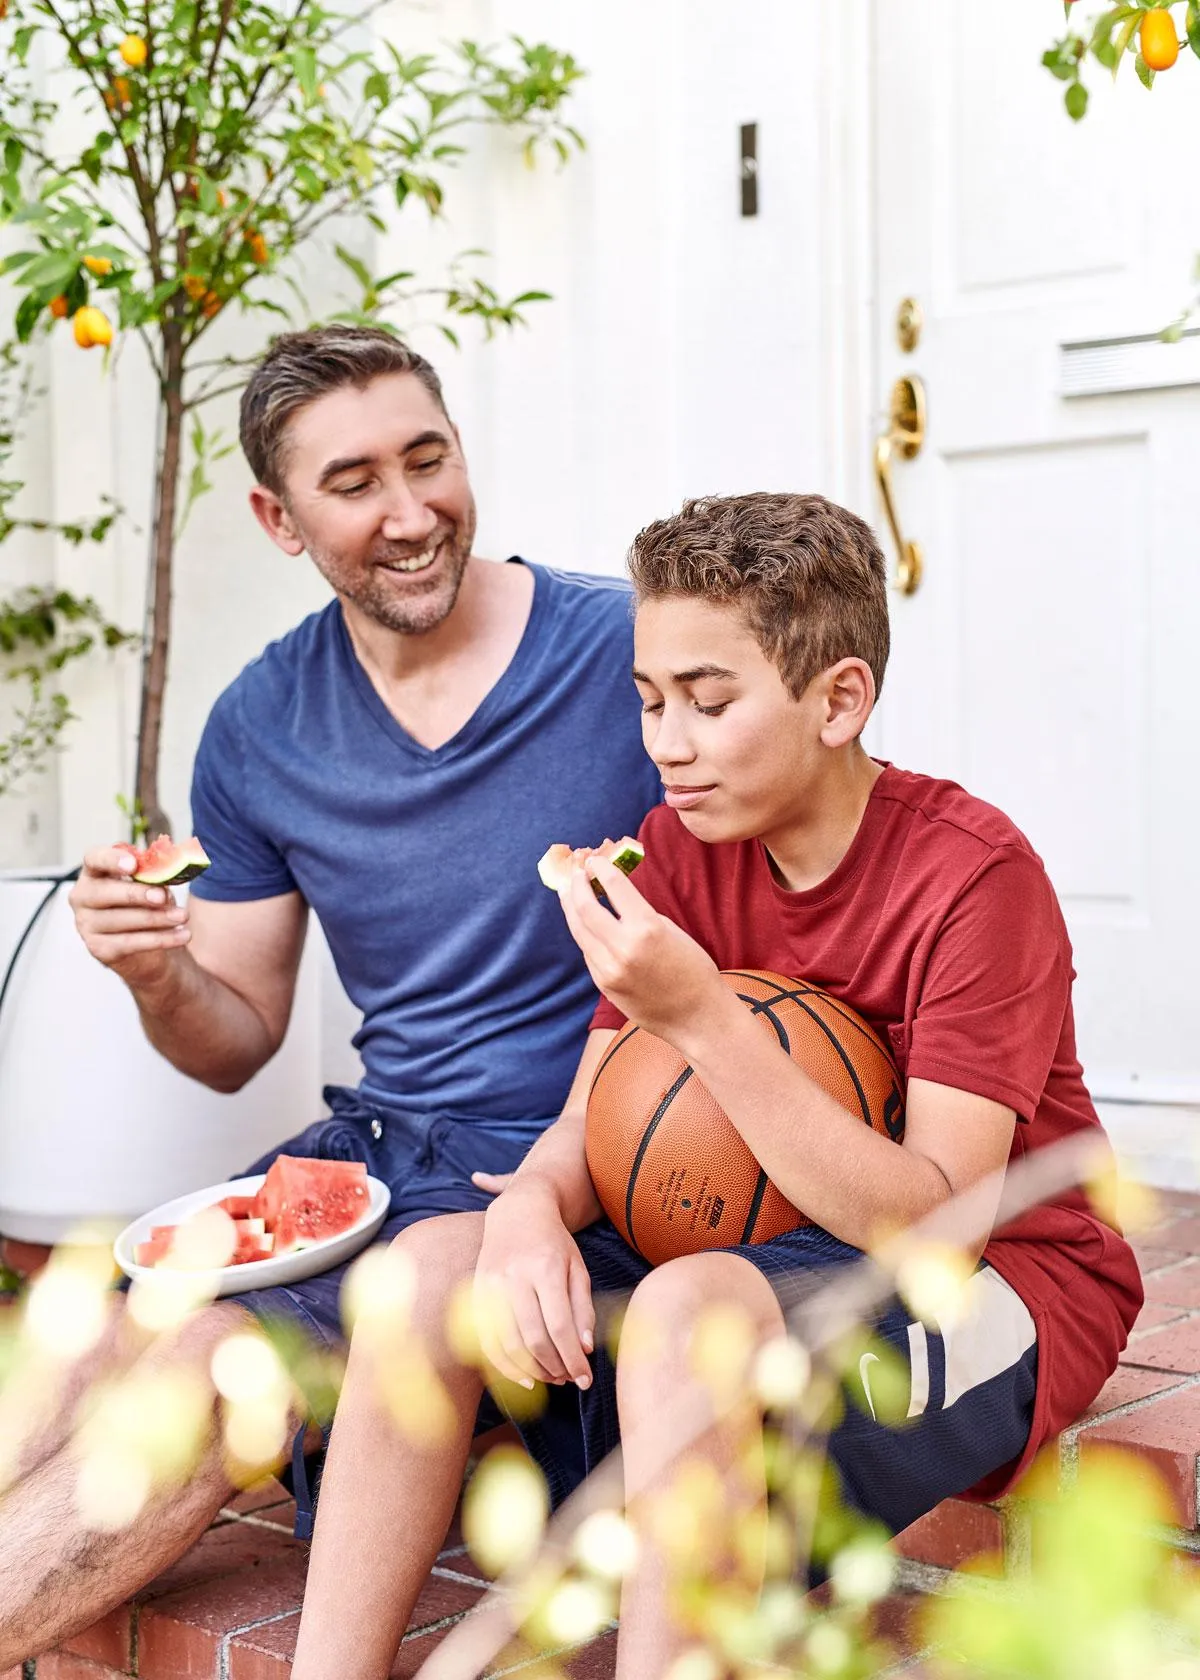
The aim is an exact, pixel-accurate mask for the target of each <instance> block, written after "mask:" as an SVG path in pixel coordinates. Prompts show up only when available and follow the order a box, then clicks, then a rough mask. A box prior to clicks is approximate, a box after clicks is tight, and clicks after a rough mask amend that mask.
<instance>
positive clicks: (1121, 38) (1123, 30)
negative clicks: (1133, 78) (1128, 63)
mask: <svg viewBox="0 0 1200 1680" xmlns="http://www.w3.org/2000/svg"><path fill="white" fill-rule="evenodd" d="M1141 15H1142V13H1141V8H1140V7H1137V8H1135V9H1134V12H1133V16H1132V17H1127V18H1126V19H1125V22H1124V23H1123V24H1122V25H1121V27H1120V29H1119V30H1118V31H1117V38H1116V40H1115V41H1114V42H1113V67H1112V73H1113V79H1114V81H1115V80H1116V75H1117V71H1118V70H1119V69H1120V67H1121V60H1122V58H1124V56H1125V53H1126V51H1127V50H1128V47H1129V43H1130V41H1132V40H1133V37H1134V33H1135V31H1136V30H1137V26H1138V20H1139V18H1140V17H1141Z"/></svg>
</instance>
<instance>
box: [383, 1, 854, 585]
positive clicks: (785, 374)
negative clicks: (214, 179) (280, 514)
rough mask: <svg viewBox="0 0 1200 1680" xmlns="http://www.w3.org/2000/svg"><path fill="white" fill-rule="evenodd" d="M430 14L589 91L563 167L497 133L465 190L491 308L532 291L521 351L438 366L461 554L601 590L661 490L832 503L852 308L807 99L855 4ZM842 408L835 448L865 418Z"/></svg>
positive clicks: (828, 179)
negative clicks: (748, 159)
mask: <svg viewBox="0 0 1200 1680" xmlns="http://www.w3.org/2000/svg"><path fill="white" fill-rule="evenodd" d="M443 10H444V12H446V13H447V14H449V13H450V11H451V8H450V7H446V8H443ZM453 10H454V12H456V13H458V15H459V16H461V15H462V14H463V13H464V12H467V11H469V12H470V14H471V15H472V16H473V17H474V19H475V20H476V23H477V26H481V27H483V29H484V38H485V39H493V40H494V39H498V38H500V37H501V36H502V35H503V34H504V33H505V32H506V31H508V30H510V29H512V30H516V31H518V32H520V33H521V34H523V35H525V36H527V37H530V36H531V37H533V38H545V39H548V40H550V41H552V42H553V43H554V44H555V45H557V46H560V47H562V48H566V49H569V50H571V51H572V52H574V53H575V54H576V56H577V57H578V58H579V59H580V61H581V62H582V63H583V64H584V65H586V67H587V69H588V72H589V74H588V79H587V81H586V82H585V83H584V84H583V85H582V90H581V92H580V94H579V96H578V98H577V100H576V102H575V103H576V110H575V113H574V120H575V121H576V122H577V125H578V126H579V127H580V128H582V130H583V132H584V134H585V135H586V137H587V142H588V149H587V151H586V153H585V154H584V155H583V156H582V157H577V158H575V159H573V160H572V162H571V163H570V165H569V166H568V167H567V168H566V169H564V170H559V169H558V168H557V166H556V165H555V164H554V163H553V161H552V160H550V159H549V158H547V159H546V160H545V161H544V162H543V164H542V165H541V166H540V167H538V168H537V169H536V170H534V171H530V170H529V169H527V168H526V167H525V165H524V163H523V161H522V159H521V156H520V153H519V150H518V148H517V146H516V145H515V144H514V142H513V141H512V140H511V138H509V137H507V136H504V135H497V136H495V137H493V139H492V140H491V142H490V145H489V147H488V162H487V166H486V169H485V170H482V171H481V170H479V169H477V170H476V171H474V173H473V179H472V182H471V189H470V198H471V199H473V201H474V202H473V205H472V208H475V207H477V214H476V218H475V221H474V223H473V227H478V226H480V225H485V226H486V231H485V233H484V235H483V239H484V242H485V243H486V244H487V245H488V246H489V248H490V250H491V251H492V252H493V254H494V262H493V265H492V271H491V272H492V277H493V278H494V281H495V284H496V285H497V286H498V288H499V289H500V291H501V292H502V293H515V292H518V291H520V290H523V289H524V288H525V287H528V286H531V285H536V286H539V287H544V289H546V290H549V291H552V292H553V294H554V302H553V303H551V304H543V305H534V306H532V307H531V308H530V310H529V321H530V327H529V329H528V330H526V331H520V332H517V333H515V334H514V335H512V336H511V337H508V338H505V339H503V340H502V341H501V342H499V343H498V344H494V345H490V346H485V347H478V346H475V345H472V346H471V347H469V348H468V349H467V350H466V351H465V352H464V353H463V355H462V357H461V358H460V359H457V360H455V359H451V361H450V362H449V363H448V364H447V384H448V387H449V389H450V392H451V398H452V401H454V402H455V403H456V404H457V407H458V412H459V414H460V418H461V421H462V424H463V429H464V433H465V436H466V442H467V446H468V451H469V453H470V456H471V460H472V469H473V473H474V477H475V480H476V484H477V489H478V492H479V501H480V508H481V535H480V542H481V546H482V547H483V548H484V549H485V551H488V552H493V553H501V552H511V551H512V550H513V549H514V548H519V549H521V550H522V551H523V552H525V553H527V554H528V555H530V556H531V557H533V558H538V559H544V560H548V561H554V562H557V563H560V564H564V565H570V566H578V567H582V568H585V569H592V570H602V571H615V570H619V569H620V566H621V563H622V559H623V556H624V552H625V549H626V548H627V546H628V543H629V540H630V538H631V537H632V536H633V534H634V533H635V531H636V530H637V529H638V528H639V526H640V525H642V524H643V523H645V522H646V521H647V520H649V519H651V518H655V517H657V516H659V515H661V514H663V513H665V512H668V511H670V510H671V509H673V508H674V507H675V506H676V505H677V504H678V502H679V501H680V499H681V498H682V497H683V496H685V495H689V494H700V493H706V492H707V493H715V492H730V491H735V490H742V489H762V488H785V487H786V488H816V487H821V488H824V489H827V490H833V491H834V492H835V493H841V494H850V493H851V487H850V481H849V480H848V478H847V471H846V462H847V454H848V451H847V445H846V429H845V428H846V425H847V416H846V411H845V407H844V404H845V399H846V396H847V393H848V391H849V390H851V389H853V390H855V391H857V389H858V382H859V372H858V369H857V367H856V366H855V365H853V364H852V363H850V364H848V363H847V360H846V343H847V334H846V328H847V324H848V323H847V314H848V311H849V310H850V309H852V308H853V307H854V306H855V303H856V293H855V292H854V290H853V288H847V287H846V286H844V285H843V284H842V283H841V281H842V278H843V275H842V270H843V267H844V265H845V263H846V261H847V250H848V249H849V250H850V252H851V255H850V259H849V260H850V261H851V262H853V261H854V260H855V258H854V254H853V242H854V241H855V240H856V239H858V238H859V237H860V233H859V228H858V223H857V221H856V217H857V215H858V210H857V207H856V206H855V204H854V202H853V195H852V193H851V192H850V190H849V189H848V187H847V184H846V183H847V181H848V180H849V178H850V177H849V175H848V173H847V168H846V162H847V160H846V158H845V157H844V155H843V154H844V147H845V136H844V134H843V133H842V130H841V126H840V119H839V120H835V119H834V117H833V116H832V112H833V109H834V103H833V102H832V101H831V99H830V86H831V83H832V84H833V85H834V86H835V87H836V84H837V78H838V74H839V71H838V64H837V52H836V51H835V47H836V46H837V45H839V44H840V43H839V42H835V41H834V40H833V39H832V36H833V35H835V34H836V35H838V36H840V34H841V32H842V31H844V30H845V29H846V28H847V26H848V19H849V18H850V15H851V13H853V12H857V10H858V8H856V7H855V8H848V9H847V11H846V12H845V13H844V14H843V15H842V16H841V17H839V18H837V19H830V18H828V17H827V11H828V8H825V7H821V6H818V5H816V4H812V3H809V0H801V3H799V4H796V5H789V6H782V5H780V4H778V3H777V0H750V3H749V4H748V5H744V6H740V7H736V8H735V7H731V6H728V5H725V4H721V3H720V0H701V3H697V0H692V3H691V4H688V5H686V6H685V5H684V4H683V0H659V3H658V4H656V5H655V6H653V7H648V6H645V5H642V4H639V3H637V0H613V3H611V4H609V5H606V6H604V7H601V8H597V7H585V6H583V5H570V6H563V5H561V4H552V3H550V0H491V3H490V4H489V5H486V6H484V5H483V4H476V5H474V6H471V7H469V8H467V7H455V8H453ZM744 122H757V124H758V125H759V160H760V163H759V167H760V213H759V215H758V216H757V217H756V218H754V219H743V218H742V217H741V216H740V213H739V204H740V190H739V173H738V135H739V128H740V125H741V124H742V123H744ZM465 202H466V200H465V199H464V198H460V199H459V204H460V206H462V205H463V204H464V203H465ZM471 231H473V228H472V229H470V230H469V229H467V228H466V227H465V226H463V227H462V233H463V235H464V238H463V239H462V241H461V243H464V244H465V243H467V238H466V237H465V236H466V235H467V234H468V232H471ZM410 250H411V247H409V246H408V245H402V244H401V242H399V241H398V242H397V253H398V254H399V255H408V254H410ZM864 347H865V346H864ZM442 359H443V360H444V359H445V358H444V357H443V358H442ZM850 408H851V414H850V419H849V424H850V425H851V426H852V427H854V428H855V429H856V433H857V431H858V430H861V429H863V428H865V427H866V425H867V421H868V416H867V415H866V413H865V409H864V408H863V407H862V406H861V405H859V404H858V403H857V401H855V402H853V403H852V404H851V405H850ZM849 453H853V451H852V450H851V451H850V452H849Z"/></svg>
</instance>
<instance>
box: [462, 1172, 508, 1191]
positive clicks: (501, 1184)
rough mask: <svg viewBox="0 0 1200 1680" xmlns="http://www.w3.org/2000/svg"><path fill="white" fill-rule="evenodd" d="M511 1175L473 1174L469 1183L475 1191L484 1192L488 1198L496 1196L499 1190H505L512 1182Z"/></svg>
mask: <svg viewBox="0 0 1200 1680" xmlns="http://www.w3.org/2000/svg"><path fill="white" fill-rule="evenodd" d="M512 1176H513V1175H512V1173H486V1172H473V1173H472V1174H471V1183H472V1184H473V1185H474V1186H475V1188H476V1189H477V1190H486V1191H487V1193H488V1194H489V1196H498V1195H499V1194H500V1192H501V1190H507V1189H508V1186H509V1184H510V1182H511V1180H512Z"/></svg>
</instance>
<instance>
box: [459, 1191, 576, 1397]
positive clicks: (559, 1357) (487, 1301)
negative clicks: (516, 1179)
mask: <svg viewBox="0 0 1200 1680" xmlns="http://www.w3.org/2000/svg"><path fill="white" fill-rule="evenodd" d="M474 1302H475V1322H476V1327H477V1331H478V1335H479V1342H480V1347H481V1349H482V1351H483V1354H484V1357H485V1358H486V1359H487V1360H488V1361H489V1363H490V1364H492V1365H494V1366H495V1368H496V1370H497V1371H499V1373H500V1375H501V1376H503V1377H507V1378H509V1380H510V1381H512V1382H518V1383H520V1384H521V1386H522V1387H523V1388H532V1387H533V1384H534V1382H547V1383H559V1384H561V1383H566V1382H573V1383H576V1384H577V1385H578V1386H579V1387H580V1388H588V1387H590V1386H591V1381H592V1371H591V1366H590V1365H589V1364H588V1354H589V1353H591V1351H592V1348H593V1347H594V1345H595V1333H596V1315H595V1311H594V1309H593V1307H592V1286H591V1280H590V1279H589V1277H588V1273H587V1267H586V1266H585V1265H584V1263H583V1256H582V1255H581V1254H580V1252H579V1249H578V1247H577V1246H576V1243H575V1240H574V1238H573V1237H572V1236H571V1234H570V1232H569V1231H568V1230H567V1228H566V1226H565V1225H564V1224H563V1222H562V1217H561V1215H560V1213H559V1211H558V1206H557V1203H556V1202H555V1199H554V1196H553V1194H552V1193H551V1192H549V1191H548V1190H546V1189H545V1188H543V1187H542V1186H541V1185H538V1184H525V1185H521V1184H520V1183H518V1184H517V1185H516V1186H514V1187H513V1188H512V1189H511V1190H507V1191H505V1193H504V1194H503V1195H502V1196H498V1197H497V1198H496V1200H495V1201H494V1202H493V1203H492V1205H491V1207H489V1208H488V1210H487V1213H486V1214H485V1215H484V1226H483V1245H482V1247H481V1248H480V1250H479V1259H478V1261H477V1263H476V1266H475V1282H474Z"/></svg>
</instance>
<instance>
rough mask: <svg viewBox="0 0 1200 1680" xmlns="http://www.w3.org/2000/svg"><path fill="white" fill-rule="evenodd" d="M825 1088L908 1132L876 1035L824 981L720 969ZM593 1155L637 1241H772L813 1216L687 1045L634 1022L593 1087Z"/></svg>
mask: <svg viewBox="0 0 1200 1680" xmlns="http://www.w3.org/2000/svg"><path fill="white" fill-rule="evenodd" d="M721 978H722V980H724V982H725V984H726V985H727V986H730V987H732V988H733V990H734V991H735V992H736V993H737V995H738V997H739V998H740V999H741V1000H742V1002H743V1003H744V1004H745V1005H746V1007H747V1009H749V1010H750V1011H751V1013H752V1014H753V1015H754V1018H755V1019H756V1020H757V1021H758V1022H759V1023H760V1024H761V1026H762V1029H763V1031H764V1032H768V1033H773V1034H774V1035H775V1038H776V1040H777V1041H778V1043H779V1044H780V1045H782V1047H783V1048H784V1049H785V1050H786V1051H787V1053H788V1055H789V1056H790V1057H791V1058H792V1060H793V1061H794V1062H796V1063H797V1064H798V1066H800V1067H802V1068H803V1069H804V1071H805V1072H806V1073H807V1074H808V1076H809V1077H810V1078H811V1079H813V1080H815V1081H816V1083H817V1084H818V1085H819V1086H820V1087H821V1088H822V1090H824V1091H826V1092H828V1094H829V1095H830V1096H831V1097H832V1098H833V1099H834V1101H835V1102H839V1103H840V1104H841V1105H842V1107H843V1108H845V1109H848V1110H849V1111H850V1113H851V1114H854V1115H856V1116H857V1117H859V1118H860V1119H861V1120H862V1121H863V1123H864V1124H865V1125H868V1126H871V1127H873V1128H874V1130H875V1131H877V1132H881V1133H882V1134H883V1135H884V1136H885V1137H890V1138H892V1139H894V1140H895V1141H896V1142H899V1140H900V1139H901V1138H902V1137H903V1136H904V1091H903V1087H902V1086H901V1083H900V1077H899V1075H898V1073H897V1072H896V1068H895V1065H894V1064H893V1062H892V1059H891V1057H890V1056H889V1055H888V1052H887V1050H886V1049H885V1047H884V1045H883V1043H882V1041H881V1040H880V1038H879V1037H878V1035H877V1034H876V1033H875V1032H874V1031H873V1030H872V1029H871V1028H870V1027H869V1026H868V1025H867V1023H866V1022H865V1021H864V1020H863V1019H862V1017H861V1016H860V1015H857V1014H855V1012H854V1010H853V1009H851V1008H849V1007H848V1005H846V1004H844V1003H841V1002H839V1001H838V999H837V998H835V997H832V996H831V995H830V994H829V993H828V992H826V991H823V990H822V989H821V988H820V987H819V986H810V985H809V984H808V983H807V982H806V981H803V980H788V979H785V978H784V976H783V975H781V974H769V973H765V972H763V971H761V970H757V969H745V970H741V969H738V970H731V971H728V972H723V973H722V975H721ZM586 1138H587V1162H588V1170H589V1171H590V1173H591V1175H592V1182H593V1184H594V1185H595V1187H596V1194H597V1196H598V1197H599V1198H600V1202H601V1205H602V1206H603V1208H604V1211H605V1212H606V1213H607V1214H608V1217H609V1218H610V1219H611V1220H612V1222H613V1224H614V1225H615V1226H616V1228H617V1230H618V1231H619V1232H620V1233H621V1235H622V1236H623V1237H624V1238H625V1241H626V1242H627V1243H628V1244H629V1245H630V1247H631V1248H635V1249H636V1250H637V1252H638V1253H639V1254H641V1255H642V1256H643V1257H644V1258H645V1259H647V1260H649V1261H650V1262H651V1264H652V1265H656V1266H657V1265H661V1264H662V1262H663V1261H664V1260H674V1259H676V1258H677V1257H678V1256H679V1255H681V1254H696V1253H698V1252H700V1251H701V1250H703V1249H709V1248H733V1247H735V1246H736V1245H737V1244H739V1243H760V1242H767V1241H768V1240H769V1239H770V1238H771V1237H778V1236H781V1235H782V1234H783V1232H784V1231H793V1230H795V1228H796V1227H797V1226H798V1225H808V1224H810V1223H811V1221H810V1220H809V1219H808V1218H807V1217H806V1216H805V1215H804V1214H803V1213H801V1211H800V1209H799V1208H796V1207H793V1206H792V1204H791V1202H789V1201H788V1200H787V1199H786V1197H784V1196H783V1195H781V1194H780V1192H779V1191H778V1190H777V1189H776V1188H775V1186H774V1185H773V1184H772V1183H771V1181H770V1179H769V1178H768V1177H767V1175H766V1173H765V1172H763V1170H762V1168H761V1167H760V1166H759V1164H758V1162H757V1161H756V1160H755V1159H754V1156H753V1155H752V1154H751V1153H750V1151H749V1149H748V1148H747V1147H746V1145H745V1143H743V1141H742V1139H741V1137H740V1136H739V1134H738V1132H737V1131H736V1130H735V1128H734V1126H733V1124H732V1122H731V1121H730V1120H729V1118H728V1117H727V1115H726V1114H725V1111H724V1109H722V1108H719V1107H718V1106H717V1104H716V1103H715V1102H714V1101H713V1099H712V1097H711V1096H710V1095H709V1093H708V1091H707V1090H706V1089H705V1087H704V1086H703V1085H702V1084H701V1082H700V1080H699V1079H697V1078H696V1075H695V1073H694V1072H693V1070H692V1068H691V1067H690V1066H689V1065H688V1064H687V1062H685V1061H684V1060H683V1057H682V1056H680V1054H679V1052H678V1051H677V1050H673V1049H672V1048H671V1046H670V1045H669V1044H667V1043H665V1042H664V1040H662V1039H661V1038H656V1037H655V1036H654V1035H653V1033H648V1032H643V1031H642V1029H641V1028H640V1027H637V1026H635V1025H634V1024H633V1023H632V1022H630V1023H629V1024H627V1025H626V1026H625V1027H623V1028H622V1030H621V1031H620V1033H618V1035H617V1037H616V1038H615V1039H614V1040H613V1042H612V1043H611V1044H610V1045H609V1047H608V1051H607V1053H606V1054H605V1057H604V1060H603V1061H602V1062H601V1064H600V1066H599V1068H597V1070H596V1077H595V1079H594V1080H593V1081H592V1088H591V1091H590V1092H589V1093H588V1107H587V1131H586Z"/></svg>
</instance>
